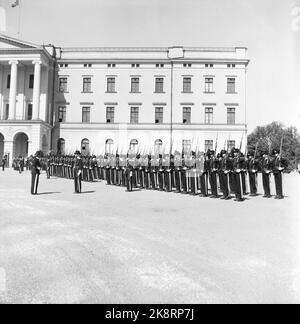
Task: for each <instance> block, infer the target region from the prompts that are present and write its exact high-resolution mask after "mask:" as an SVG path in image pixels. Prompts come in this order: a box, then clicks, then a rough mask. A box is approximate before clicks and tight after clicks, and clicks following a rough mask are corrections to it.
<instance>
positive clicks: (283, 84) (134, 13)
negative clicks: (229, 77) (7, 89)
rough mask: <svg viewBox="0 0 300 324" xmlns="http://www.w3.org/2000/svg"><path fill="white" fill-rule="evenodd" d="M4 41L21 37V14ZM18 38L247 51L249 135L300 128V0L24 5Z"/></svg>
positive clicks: (3, 0)
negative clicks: (273, 125) (277, 125)
mask: <svg viewBox="0 0 300 324" xmlns="http://www.w3.org/2000/svg"><path fill="white" fill-rule="evenodd" d="M14 1H15V0H0V8H1V7H2V8H4V9H5V10H6V31H5V32H4V33H5V34H7V35H9V36H12V37H17V36H18V16H19V8H14V9H13V8H11V4H12V3H13V2H14ZM20 1H21V25H20V26H21V28H20V38H21V39H22V40H25V41H29V42H32V43H36V44H49V43H52V44H54V45H56V46H59V47H69V46H71V47H72V46H74V47H93V46H98V47H103V46H104V47H105V46H116V47H119V46H163V47H167V46H174V45H179V46H197V47H206V46H216V47H226V46H229V47H235V46H245V47H247V48H248V55H249V58H250V60H251V63H250V65H249V68H248V84H247V87H248V91H247V115H248V126H249V131H250V132H251V131H252V130H253V129H254V128H255V127H256V126H258V125H265V124H268V123H270V122H272V121H281V122H283V123H284V124H285V125H286V126H291V125H293V126H296V127H298V128H299V129H300V0H105V1H104V0H51V1H50V0H20Z"/></svg>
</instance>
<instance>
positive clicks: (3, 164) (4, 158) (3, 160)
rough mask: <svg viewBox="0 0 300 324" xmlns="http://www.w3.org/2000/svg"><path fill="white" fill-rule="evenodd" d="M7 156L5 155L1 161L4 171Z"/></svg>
mask: <svg viewBox="0 0 300 324" xmlns="http://www.w3.org/2000/svg"><path fill="white" fill-rule="evenodd" d="M5 165H6V157H5V156H4V157H3V158H2V161H1V166H2V171H5Z"/></svg>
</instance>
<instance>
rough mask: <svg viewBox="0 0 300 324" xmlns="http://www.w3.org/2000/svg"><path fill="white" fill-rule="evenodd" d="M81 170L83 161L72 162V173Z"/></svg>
mask: <svg viewBox="0 0 300 324" xmlns="http://www.w3.org/2000/svg"><path fill="white" fill-rule="evenodd" d="M82 170H83V161H82V159H75V161H74V171H75V172H77V173H78V172H79V171H82Z"/></svg>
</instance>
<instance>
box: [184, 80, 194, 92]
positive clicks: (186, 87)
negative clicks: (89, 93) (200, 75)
mask: <svg viewBox="0 0 300 324" xmlns="http://www.w3.org/2000/svg"><path fill="white" fill-rule="evenodd" d="M183 92H184V93H190V92H192V78H183Z"/></svg>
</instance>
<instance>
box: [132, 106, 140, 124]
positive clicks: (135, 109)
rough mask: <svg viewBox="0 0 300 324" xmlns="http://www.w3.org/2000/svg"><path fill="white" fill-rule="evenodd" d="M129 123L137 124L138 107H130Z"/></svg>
mask: <svg viewBox="0 0 300 324" xmlns="http://www.w3.org/2000/svg"><path fill="white" fill-rule="evenodd" d="M130 123H131V124H138V123H139V108H138V107H131V111H130Z"/></svg>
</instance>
